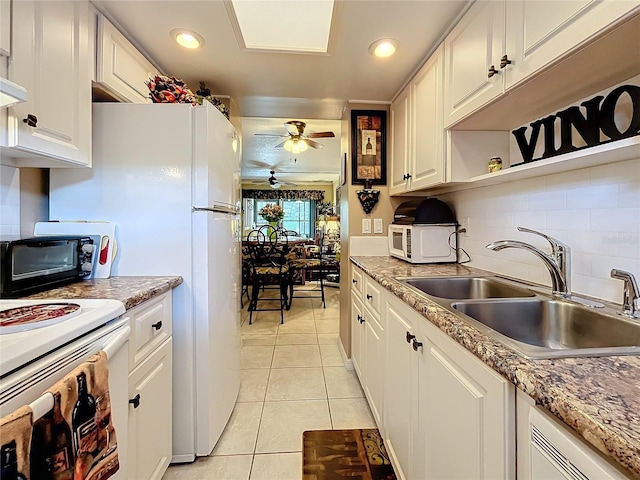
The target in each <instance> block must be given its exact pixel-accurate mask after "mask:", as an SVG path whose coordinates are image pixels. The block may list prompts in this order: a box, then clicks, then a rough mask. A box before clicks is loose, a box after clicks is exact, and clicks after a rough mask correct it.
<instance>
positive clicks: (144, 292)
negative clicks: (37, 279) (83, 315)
mask: <svg viewBox="0 0 640 480" xmlns="http://www.w3.org/2000/svg"><path fill="white" fill-rule="evenodd" d="M181 283H182V277H180V276H168V277H111V278H95V279H92V280H83V281H80V282H76V283H72V284H70V285H66V286H64V287H59V288H54V289H51V290H47V291H45V292H40V293H35V294H33V295H29V296H27V297H22V298H24V299H44V298H65V299H73V298H111V299H115V300H120V301H121V302H122V303H124V308H126V309H127V310H129V309H131V308H133V307H135V306H136V305H139V304H141V303H142V302H144V301H146V300H149V299H150V298H153V297H155V296H157V295H160V294H162V293H164V292H168V291H169V290H171V289H172V288H175V287H177V286H178V285H180V284H181Z"/></svg>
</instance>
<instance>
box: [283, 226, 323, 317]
mask: <svg viewBox="0 0 640 480" xmlns="http://www.w3.org/2000/svg"><path fill="white" fill-rule="evenodd" d="M317 242H318V245H317V246H316V247H317V248H309V246H308V245H300V246H296V247H294V248H293V249H292V252H293V253H294V254H295V256H294V255H293V254H289V255H288V262H287V263H288V264H289V275H288V277H289V281H288V285H289V293H288V295H287V296H288V302H287V310H289V309H290V308H291V304H292V302H293V299H294V298H320V299H321V301H322V308H325V307H326V304H325V296H324V280H325V278H324V277H325V272H324V271H323V270H324V266H325V265H326V262H324V261H323V250H324V248H323V247H324V233H323V232H320V235H319V236H318V240H317ZM307 272H311V273H312V275H314V276H315V278H316V281H317V284H318V285H319V286H320V291H319V292H318V290H317V289H316V288H315V287H313V288H309V287H308V286H307V282H306V274H307ZM314 294H315V295H314Z"/></svg>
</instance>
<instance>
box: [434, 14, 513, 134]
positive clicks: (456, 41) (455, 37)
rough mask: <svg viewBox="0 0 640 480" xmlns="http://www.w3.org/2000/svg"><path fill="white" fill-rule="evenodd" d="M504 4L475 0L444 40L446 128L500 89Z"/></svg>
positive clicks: (497, 93) (496, 93)
mask: <svg viewBox="0 0 640 480" xmlns="http://www.w3.org/2000/svg"><path fill="white" fill-rule="evenodd" d="M504 18H505V4H504V2H500V1H491V2H476V3H474V4H473V6H472V7H471V8H470V9H469V10H468V11H467V13H466V14H465V15H464V17H463V18H462V19H461V20H460V22H459V23H458V24H457V25H456V26H455V27H454V29H453V30H452V31H451V32H450V33H449V35H447V38H446V39H445V41H444V59H445V60H444V61H445V65H444V124H445V127H449V126H451V125H452V124H454V123H456V122H457V121H458V120H461V119H462V118H464V117H466V116H468V115H469V114H470V113H472V112H474V111H475V110H477V109H479V108H480V107H482V106H483V105H485V104H486V103H488V102H489V101H491V100H493V99H494V98H496V97H497V96H499V95H501V94H502V93H503V91H504V78H503V75H502V74H501V73H500V72H498V73H497V74H495V75H493V76H492V77H489V68H490V67H491V66H492V65H493V66H494V67H495V69H496V70H498V71H499V70H500V58H501V57H502V55H504V54H505V38H504Z"/></svg>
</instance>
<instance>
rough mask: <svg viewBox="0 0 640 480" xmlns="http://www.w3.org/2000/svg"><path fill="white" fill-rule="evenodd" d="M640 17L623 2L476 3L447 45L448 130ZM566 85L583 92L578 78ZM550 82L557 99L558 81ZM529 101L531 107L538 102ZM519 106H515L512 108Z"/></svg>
mask: <svg viewBox="0 0 640 480" xmlns="http://www.w3.org/2000/svg"><path fill="white" fill-rule="evenodd" d="M638 11H640V6H638V2H634V1H622V0H576V1H559V2H553V4H550V3H549V2H540V1H537V0H508V1H506V2H505V1H504V0H495V1H494V0H491V1H482V2H476V3H474V4H473V6H472V7H471V8H470V9H469V10H468V11H467V13H466V14H465V15H464V17H463V18H462V19H461V20H460V22H459V23H458V24H457V25H456V26H455V27H454V29H453V30H452V31H451V32H450V33H449V35H448V36H447V38H446V39H445V42H444V56H445V92H444V99H445V105H444V124H445V127H449V126H452V125H454V124H456V123H457V122H459V121H460V120H462V119H464V118H466V117H468V116H469V115H470V114H472V113H474V112H476V111H478V110H479V109H480V108H482V107H483V106H485V105H487V104H489V103H491V102H492V101H493V100H495V99H497V98H498V97H500V96H501V95H503V94H504V93H505V92H506V91H509V90H510V89H511V88H513V87H516V86H519V85H521V84H523V82H525V81H527V82H528V81H529V80H531V79H532V78H533V76H534V75H537V74H538V73H540V72H542V71H543V70H544V69H546V68H547V67H550V66H551V65H555V64H556V63H557V62H558V61H560V60H562V59H563V58H565V57H567V55H569V54H571V53H573V52H576V51H578V50H579V49H580V48H581V47H582V46H584V45H586V44H587V43H589V42H590V41H591V40H593V39H595V38H596V37H598V36H599V35H600V34H601V33H603V32H604V31H605V30H607V29H608V28H609V27H610V26H612V25H615V24H617V23H618V22H619V21H622V20H623V19H624V18H626V17H627V16H628V15H630V14H632V13H635V12H638ZM629 61H631V60H629ZM596 65H597V64H596ZM563 75H564V74H563ZM569 75H571V73H569ZM630 75H631V74H630ZM595 76H596V77H598V76H600V77H606V76H607V72H606V71H604V72H598V71H597V70H596V72H595ZM565 80H566V81H565V82H563V83H564V85H563V84H562V83H561V86H562V88H561V90H563V91H567V92H568V91H571V89H575V88H580V86H579V85H578V86H577V87H576V85H574V84H575V82H574V81H573V80H574V79H573V78H570V77H565ZM545 81H547V82H548V85H547V87H548V88H547V90H551V92H549V93H551V94H552V98H555V97H554V96H555V95H556V93H555V90H557V89H558V84H557V83H554V82H557V79H555V78H548V79H546V80H545ZM589 81H592V80H591V79H589ZM612 83H615V82H612ZM526 88H530V87H529V85H527V87H526ZM541 90H545V88H544V86H538V87H537V91H541ZM542 98H544V97H542ZM545 100H547V101H548V100H549V99H548V98H545ZM528 101H529V103H531V102H532V101H533V100H532V97H529V99H528ZM533 103H535V102H533ZM516 105H517V104H512V108H516Z"/></svg>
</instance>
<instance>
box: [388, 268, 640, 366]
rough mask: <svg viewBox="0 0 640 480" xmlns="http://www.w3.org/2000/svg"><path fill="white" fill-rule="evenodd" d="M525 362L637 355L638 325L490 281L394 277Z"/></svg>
mask: <svg viewBox="0 0 640 480" xmlns="http://www.w3.org/2000/svg"><path fill="white" fill-rule="evenodd" d="M396 280H398V281H400V282H401V283H403V284H405V285H406V286H407V287H409V288H410V289H411V290H413V291H414V292H415V293H417V294H418V295H421V296H423V297H426V298H428V299H429V300H431V301H433V302H435V303H437V304H439V305H441V306H443V307H445V308H446V309H447V310H449V311H450V312H452V313H454V314H455V315H457V316H458V317H459V318H461V319H462V320H464V321H466V322H468V323H469V324H471V325H473V326H474V327H475V328H477V329H478V330H480V331H482V332H483V333H485V334H486V335H488V336H489V337H491V338H493V339H494V340H497V341H499V342H501V343H503V344H505V345H507V346H509V347H511V348H513V349H514V350H515V351H516V352H518V353H519V354H520V355H523V356H525V357H528V358H558V357H585V356H603V355H630V354H639V353H640V322H638V321H634V320H631V319H627V318H626V317H623V316H621V315H618V314H617V313H616V312H615V311H614V310H613V309H610V308H607V307H605V308H601V309H592V308H588V307H585V306H583V305H580V304H576V303H572V302H571V301H569V300H564V299H558V298H555V297H552V296H550V295H544V294H542V293H538V292H534V291H533V290H531V289H530V288H528V287H527V286H526V285H524V284H519V283H518V282H515V281H511V280H507V279H503V278H499V277H494V276H486V277H484V276H474V277H428V278H417V277H396Z"/></svg>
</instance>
